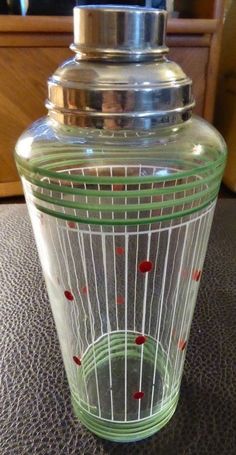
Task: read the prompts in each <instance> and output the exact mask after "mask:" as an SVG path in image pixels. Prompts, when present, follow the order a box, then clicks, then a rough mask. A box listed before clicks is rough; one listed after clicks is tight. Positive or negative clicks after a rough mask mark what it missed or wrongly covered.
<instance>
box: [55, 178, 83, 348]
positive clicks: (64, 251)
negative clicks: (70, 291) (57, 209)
mask: <svg viewBox="0 0 236 455" xmlns="http://www.w3.org/2000/svg"><path fill="white" fill-rule="evenodd" d="M58 182H59V185H60V186H61V180H58ZM61 200H63V193H61ZM63 212H64V213H65V207H63ZM57 222H58V221H57ZM66 235H67V239H68V243H69V248H70V252H71V254H72V250H71V243H70V238H69V233H68V228H67V229H66ZM59 239H60V235H59ZM62 243H63V246H62ZM62 243H61V242H60V247H61V251H62V253H63V256H64V260H65V263H67V268H68V272H67V273H68V283H69V286H70V288H71V287H72V284H71V279H70V270H69V264H68V260H67V256H66V246H65V240H64V233H63V235H62ZM72 256H73V254H72ZM72 261H73V266H74V273H75V278H76V281H77V273H76V268H75V263H74V257H72ZM77 290H78V292H79V296H80V300H81V303H82V308H83V312H84V321H85V324H84V327H85V339H86V342H87V344H89V343H88V332H87V324H86V319H87V316H86V311H85V308H84V303H83V298H82V296H81V293H80V289H79V285H78V282H77Z"/></svg>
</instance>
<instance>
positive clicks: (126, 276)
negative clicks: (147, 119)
mask: <svg viewBox="0 0 236 455" xmlns="http://www.w3.org/2000/svg"><path fill="white" fill-rule="evenodd" d="M125 177H127V166H125ZM125 194H126V195H125V204H127V184H126V185H125ZM126 219H127V212H126V211H125V220H126ZM128 245H129V236H128V234H127V226H126V224H125V422H126V421H127V377H128V349H127V332H128Z"/></svg>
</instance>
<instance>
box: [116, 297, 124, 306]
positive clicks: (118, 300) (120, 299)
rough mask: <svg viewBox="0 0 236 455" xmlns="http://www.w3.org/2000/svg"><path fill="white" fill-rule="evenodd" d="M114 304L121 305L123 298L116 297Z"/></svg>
mask: <svg viewBox="0 0 236 455" xmlns="http://www.w3.org/2000/svg"><path fill="white" fill-rule="evenodd" d="M116 303H117V305H122V304H123V303H125V299H124V297H123V296H122V295H118V296H117V299H116Z"/></svg>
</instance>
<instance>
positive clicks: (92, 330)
mask: <svg viewBox="0 0 236 455" xmlns="http://www.w3.org/2000/svg"><path fill="white" fill-rule="evenodd" d="M80 235H81V246H82V252H83V256H82V261H83V266H84V277H85V283H86V287H87V291H88V292H87V298H88V308H89V320H90V330H91V338H92V349H93V358H94V371H95V381H96V391H97V399H98V413H99V417H101V405H100V395H99V387H98V374H97V363H96V355H95V348H94V339H95V333H94V316H93V311H92V307H91V301H90V295H89V287H88V276H87V265H86V255H85V248H84V234H80ZM88 235H89V234H88Z"/></svg>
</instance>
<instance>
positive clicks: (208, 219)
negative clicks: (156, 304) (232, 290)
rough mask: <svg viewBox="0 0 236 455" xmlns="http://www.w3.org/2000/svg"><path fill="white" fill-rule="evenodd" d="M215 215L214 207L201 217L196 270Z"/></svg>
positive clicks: (189, 326) (182, 363) (182, 362)
mask: <svg viewBox="0 0 236 455" xmlns="http://www.w3.org/2000/svg"><path fill="white" fill-rule="evenodd" d="M213 214H214V206H213V208H212V209H211V211H210V212H207V213H206V215H205V217H201V222H203V223H204V226H203V227H202V228H201V229H202V232H203V235H202V238H201V242H200V245H197V246H198V254H197V259H196V262H195V265H194V267H193V268H194V269H195V268H198V266H197V264H198V261H199V257H201V252H202V251H205V247H206V242H207V240H208V236H209V233H210V228H211V221H212V217H213ZM204 231H205V232H204ZM196 243H197V242H196ZM202 266H203V264H201V266H200V269H202ZM187 308H188V305H187V306H186V312H187ZM192 315H193V312H192ZM190 328H191V320H189V323H188V333H189V331H190ZM188 333H187V334H186V337H188ZM184 359H185V356H183V358H182V360H181V362H180V367H179V374H180V375H181V372H182V369H183V365H184Z"/></svg>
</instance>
